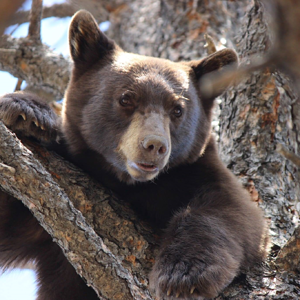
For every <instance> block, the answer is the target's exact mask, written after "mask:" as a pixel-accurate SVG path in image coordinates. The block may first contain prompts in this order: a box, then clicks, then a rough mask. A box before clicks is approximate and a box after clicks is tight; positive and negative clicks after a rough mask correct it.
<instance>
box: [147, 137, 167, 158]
mask: <svg viewBox="0 0 300 300" xmlns="http://www.w3.org/2000/svg"><path fill="white" fill-rule="evenodd" d="M142 145H143V148H144V149H145V150H146V151H148V152H149V153H151V154H152V155H157V156H165V155H166V153H167V152H168V142H167V140H166V139H165V138H164V137H162V136H159V135H148V136H146V137H145V138H144V140H143V141H142Z"/></svg>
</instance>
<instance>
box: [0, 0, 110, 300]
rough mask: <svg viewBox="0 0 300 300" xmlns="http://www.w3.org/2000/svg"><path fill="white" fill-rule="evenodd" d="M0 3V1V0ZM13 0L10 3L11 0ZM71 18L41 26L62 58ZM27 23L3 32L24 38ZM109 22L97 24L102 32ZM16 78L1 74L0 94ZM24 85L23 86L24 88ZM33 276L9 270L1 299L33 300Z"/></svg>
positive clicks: (0, 278) (2, 277) (0, 285)
mask: <svg viewBox="0 0 300 300" xmlns="http://www.w3.org/2000/svg"><path fill="white" fill-rule="evenodd" d="M0 1H1V0H0ZM12 1H13V0H12ZM62 2H64V0H44V1H43V3H44V5H45V6H47V5H51V4H53V3H62ZM30 6H31V1H28V0H27V1H26V2H25V4H24V5H23V7H22V9H25V10H29V9H30ZM70 20H71V18H69V17H68V18H63V19H60V18H54V17H53V18H47V19H45V20H43V21H42V24H41V38H42V42H43V43H45V44H47V45H48V46H50V47H51V48H52V49H53V50H54V51H56V52H58V53H61V54H62V55H64V56H68V55H69V46H68V43H67V37H68V26H69V23H70ZM28 25H29V24H28V23H24V24H22V25H20V26H16V25H13V26H11V27H9V28H8V29H7V30H6V34H12V36H14V37H25V36H27V33H28ZM108 25H109V23H108V22H104V23H102V24H100V28H101V29H102V30H103V31H105V30H106V29H107V28H108ZM17 81H18V79H17V78H14V77H13V76H11V75H10V74H9V73H7V72H1V71H0V82H1V85H0V95H2V94H5V93H11V92H13V91H14V89H15V86H16V84H17ZM25 84H26V83H23V85H22V87H24V85H25ZM35 281H36V277H35V272H34V271H32V270H18V269H16V270H12V271H10V272H6V273H4V274H1V273H0V300H21V299H22V300H34V299H35V298H36V284H35Z"/></svg>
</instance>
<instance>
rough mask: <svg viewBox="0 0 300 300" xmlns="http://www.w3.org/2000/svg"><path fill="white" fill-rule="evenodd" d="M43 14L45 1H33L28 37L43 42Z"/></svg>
mask: <svg viewBox="0 0 300 300" xmlns="http://www.w3.org/2000/svg"><path fill="white" fill-rule="evenodd" d="M42 12H43V0H32V4H31V11H30V24H29V30H28V37H30V38H33V39H35V40H38V41H40V40H41V19H42Z"/></svg>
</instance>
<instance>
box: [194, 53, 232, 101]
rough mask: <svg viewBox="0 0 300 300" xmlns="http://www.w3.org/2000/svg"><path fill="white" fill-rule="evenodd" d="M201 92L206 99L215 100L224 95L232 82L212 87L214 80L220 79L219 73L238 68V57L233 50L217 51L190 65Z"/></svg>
mask: <svg viewBox="0 0 300 300" xmlns="http://www.w3.org/2000/svg"><path fill="white" fill-rule="evenodd" d="M189 64H190V66H191V67H192V69H193V70H194V74H195V76H196V81H197V84H198V87H199V90H200V95H201V96H202V97H203V98H206V99H214V98H215V97H217V96H219V95H220V94H222V93H223V92H224V91H225V90H226V89H227V88H228V86H229V84H230V83H231V82H230V80H229V81H226V83H225V82H224V81H223V83H222V84H221V85H218V86H215V85H212V82H213V81H214V79H216V78H217V77H218V73H221V72H223V71H224V69H230V70H234V69H236V68H237V66H238V56H237V54H236V52H235V51H234V50H232V49H227V48H226V49H222V50H220V51H217V52H215V53H213V54H211V55H209V56H207V57H206V58H204V59H202V60H200V61H192V62H190V63H189Z"/></svg>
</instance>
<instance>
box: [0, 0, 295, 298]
mask: <svg viewBox="0 0 300 300" xmlns="http://www.w3.org/2000/svg"><path fill="white" fill-rule="evenodd" d="M41 5H42V1H41V0H35V1H33V6H32V18H31V31H30V33H29V36H28V37H27V38H26V39H18V40H17V39H12V38H11V37H8V36H3V37H2V38H1V39H0V69H1V70H5V71H8V72H10V73H11V74H13V75H14V76H16V77H18V78H21V79H22V80H26V81H27V83H29V85H31V87H33V88H34V89H35V90H36V89H39V90H43V91H44V92H46V93H47V94H48V95H50V97H49V98H50V99H59V98H61V97H62V95H63V92H64V89H65V88H66V85H67V82H68V75H69V74H68V71H69V64H70V63H69V61H67V60H66V59H64V58H63V57H61V56H58V55H55V54H53V53H52V52H51V50H50V49H48V48H47V47H45V46H44V45H42V44H41V43H40V40H39V20H40V17H39V16H40V11H41ZM77 8H86V9H88V10H90V11H92V12H93V13H94V14H95V17H96V18H97V19H98V20H99V21H104V20H109V21H110V22H111V25H110V29H109V32H108V34H109V35H110V36H111V37H112V38H113V39H115V40H116V41H117V42H118V43H119V44H120V45H121V46H122V47H123V48H124V49H125V50H127V51H131V52H137V53H140V54H146V55H152V56H159V57H165V58H169V59H171V60H175V61H176V60H191V59H197V58H199V57H201V56H204V55H205V54H206V53H205V52H206V51H205V47H204V45H205V43H206V40H205V38H204V33H208V34H209V35H210V36H211V37H212V38H213V39H214V40H215V41H216V42H217V46H221V43H220V41H223V43H224V44H226V46H228V47H234V48H236V50H237V52H238V53H239V56H240V59H241V68H240V70H239V71H237V73H232V72H231V71H230V70H229V71H228V73H226V74H225V75H224V76H223V77H221V78H210V79H209V80H210V81H211V84H216V82H217V84H220V82H222V80H226V78H227V77H230V79H232V78H233V79H235V80H236V84H235V86H234V87H233V88H231V89H230V90H229V91H228V92H227V93H225V94H224V95H223V96H222V97H221V98H220V101H219V102H221V103H220V112H219V114H220V117H219V126H216V133H217V134H219V145H220V153H221V155H222V158H223V160H224V162H225V163H226V164H227V166H228V167H229V168H230V169H231V170H232V171H233V172H234V173H235V174H236V175H237V176H238V177H240V179H241V180H242V182H243V183H244V185H245V187H246V188H247V189H248V190H249V192H250V193H251V195H252V198H253V200H254V201H257V202H258V203H259V204H260V205H261V207H262V208H263V209H264V211H265V215H266V218H267V219H268V220H269V224H270V239H271V246H272V247H271V252H270V253H271V254H270V256H269V257H268V260H267V261H266V263H265V264H264V265H263V266H257V267H256V268H254V269H253V270H252V271H251V272H249V273H247V275H243V276H240V277H239V278H237V279H236V280H235V282H234V283H233V284H231V285H230V286H229V287H228V288H227V289H226V290H225V291H224V292H223V293H222V294H221V295H220V296H219V297H218V299H227V298H230V299H298V297H299V293H300V289H299V281H298V279H297V272H298V271H299V258H298V257H299V255H297V253H298V251H299V250H298V249H297V241H299V229H298V228H296V230H295V231H294V229H295V227H296V226H297V223H298V220H299V216H298V212H297V209H298V205H297V203H298V200H299V195H300V193H299V191H300V184H299V182H300V181H299V158H298V157H296V156H295V155H293V153H291V152H289V151H288V149H289V150H291V151H292V152H297V150H298V145H299V142H300V139H299V135H298V132H299V128H300V115H299V114H300V110H299V105H300V102H299V99H298V97H297V93H298V92H299V89H298V88H297V80H299V77H300V74H299V73H300V72H299V70H300V56H299V54H298V53H297V49H298V48H299V45H298V44H297V43H299V42H298V39H297V36H299V29H298V27H299V24H298V20H299V19H300V18H299V16H300V3H299V4H298V3H296V2H295V1H292V0H276V1H275V0H273V1H271V0H270V1H265V2H263V3H262V1H258V0H257V1H254V2H253V1H251V0H246V1H218V0H212V1H201V2H200V1H187V0H180V1H172V0H163V1H157V0H151V1H147V0H135V1H127V0H123V1H121V0H113V1H106V0H102V1H98V2H94V1H91V0H88V1H80V0H70V1H69V2H68V3H65V4H61V5H56V6H53V7H51V8H45V9H44V12H45V13H46V14H47V15H48V16H49V15H55V16H59V17H62V16H65V15H72V14H73V13H74V11H76V9H77ZM28 15H29V13H28V12H18V13H16V14H15V15H13V16H12V18H11V19H10V20H11V21H8V22H16V20H18V22H23V21H24V20H25V19H24V18H26V16H28ZM12 20H14V21H12ZM6 24H8V23H6ZM275 25H276V26H275ZM50 54H51V55H50ZM282 70H283V71H285V72H286V74H287V75H289V76H290V77H288V76H287V75H286V74H284V73H282ZM49 73H50V74H51V75H50V76H45V74H49ZM290 78H291V79H292V80H291V79H290ZM292 82H294V83H296V84H293V83H292ZM0 140H1V147H0V158H1V163H0V169H1V175H0V185H1V187H2V189H4V190H5V191H7V192H8V193H11V194H13V195H14V196H15V197H17V198H18V199H20V200H22V201H23V202H24V203H25V205H27V206H28V207H29V208H30V209H31V210H32V211H33V213H34V214H35V216H36V217H37V218H38V220H39V221H40V222H41V224H42V225H43V226H44V228H45V229H46V230H47V231H48V232H49V233H50V234H51V235H52V236H53V237H54V239H55V240H56V241H57V243H58V244H59V245H60V246H61V248H62V249H63V250H64V252H65V254H66V256H67V257H68V259H69V260H70V262H71V263H72V264H73V265H74V267H75V268H76V270H77V272H78V273H79V274H80V275H82V276H83V277H84V278H85V279H86V280H87V282H88V284H90V285H91V286H92V287H93V288H94V289H95V290H96V291H97V292H98V294H99V295H100V296H101V297H102V298H105V299H132V297H134V298H135V299H151V295H150V294H149V293H148V291H147V289H146V288H147V283H148V281H147V275H146V274H147V271H148V270H149V269H150V268H151V265H152V263H153V258H154V254H155V246H156V241H155V237H154V236H153V235H152V234H151V231H150V229H149V228H147V225H146V224H141V223H140V222H139V221H138V220H137V219H136V218H135V216H134V215H133V214H132V212H131V211H130V209H128V208H126V207H125V208H124V204H122V203H121V204H120V202H119V201H116V200H115V199H114V196H113V195H111V193H110V192H109V191H106V190H105V189H104V188H103V187H100V186H99V185H98V184H96V183H94V182H93V181H92V180H91V179H89V178H88V177H87V176H85V175H84V174H82V173H81V172H80V171H79V170H77V169H76V168H75V167H73V166H71V164H68V163H66V162H62V161H61V160H60V158H59V157H57V156H56V155H55V154H52V153H49V152H47V151H46V150H45V149H43V148H42V147H41V146H39V145H36V144H34V143H32V142H30V141H28V140H26V139H24V140H22V143H23V144H24V145H26V147H27V148H28V149H29V150H30V151H31V152H28V150H27V149H26V148H24V146H23V145H22V144H21V143H20V142H19V141H18V140H17V139H16V137H15V136H14V135H12V134H11V133H10V132H9V131H8V130H7V129H6V128H5V127H4V126H3V125H1V129H0ZM276 149H277V151H276ZM297 161H298V165H297ZM294 162H295V163H296V164H294ZM25 185H26V186H27V185H28V186H30V188H29V191H28V189H27V188H26V189H24V186H25ZM45 194H46V195H48V199H45V198H44V201H41V200H40V199H41V195H43V197H44V195H45ZM57 195H58V196H57ZM57 197H59V201H57ZM93 199H97V200H98V201H96V200H93ZM99 199H100V201H99ZM72 203H73V204H72ZM96 215H97V216H99V217H98V218H95V216H96ZM54 220H55V222H54ZM293 231H294V233H293ZM71 235H72V239H70V236H71ZM74 241H80V242H81V247H80V248H79V247H78V243H76V242H74ZM94 257H96V262H95V260H94V259H93V258H94ZM91 259H93V263H91ZM100 274H102V275H103V274H105V276H102V275H100ZM100 287H101V289H100Z"/></svg>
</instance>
